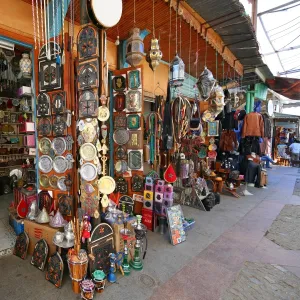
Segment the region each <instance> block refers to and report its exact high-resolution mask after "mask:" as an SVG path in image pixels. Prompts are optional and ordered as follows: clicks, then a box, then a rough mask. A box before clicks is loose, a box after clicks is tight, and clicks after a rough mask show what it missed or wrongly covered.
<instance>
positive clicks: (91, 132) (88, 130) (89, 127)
mask: <svg viewBox="0 0 300 300" xmlns="http://www.w3.org/2000/svg"><path fill="white" fill-rule="evenodd" d="M96 134H97V132H96V129H95V126H94V125H93V124H92V123H85V126H84V129H83V130H82V131H81V135H82V137H83V139H84V141H85V142H86V143H92V142H93V141H94V138H95V136H96Z"/></svg>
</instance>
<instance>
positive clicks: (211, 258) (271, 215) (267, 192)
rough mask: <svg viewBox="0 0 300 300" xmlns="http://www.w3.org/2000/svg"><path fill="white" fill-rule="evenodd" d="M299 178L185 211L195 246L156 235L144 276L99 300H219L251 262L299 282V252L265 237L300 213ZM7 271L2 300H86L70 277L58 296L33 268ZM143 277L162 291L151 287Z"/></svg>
mask: <svg viewBox="0 0 300 300" xmlns="http://www.w3.org/2000/svg"><path fill="white" fill-rule="evenodd" d="M298 176H299V177H300V175H299V174H298V170H297V169H296V168H288V167H286V168H284V167H274V168H273V169H272V170H270V171H269V186H268V189H256V188H249V190H250V192H252V193H253V194H254V196H246V197H241V198H239V199H236V198H233V197H230V196H222V200H221V204H220V205H218V206H216V207H215V208H214V209H213V210H212V211H210V212H203V211H199V210H197V209H193V208H190V207H183V211H184V214H185V216H186V217H192V218H194V219H195V220H196V224H195V227H194V229H193V230H191V231H190V232H189V234H188V237H187V241H186V242H184V243H182V244H180V245H177V246H172V245H171V244H170V243H169V241H168V237H167V235H165V236H161V235H160V234H158V233H152V232H148V239H149V246H148V252H147V256H146V259H145V261H144V270H143V271H141V272H134V271H132V272H131V274H130V276H128V277H119V279H118V283H117V284H113V285H111V286H109V287H107V288H106V290H105V291H104V293H103V294H101V296H98V295H97V296H96V297H95V299H103V300H105V299H110V300H114V299H116V300H119V299H122V300H127V299H128V300H129V299H130V300H131V299H139V300H144V299H154V300H156V299H163V300H167V299H172V300H177V299H178V300H179V299H180V300H185V299H189V300H193V299H197V300H219V299H220V297H222V295H223V294H224V292H225V291H226V290H227V289H228V288H229V286H230V285H231V284H232V282H233V281H234V279H235V278H236V276H237V274H238V273H239V271H240V270H241V268H242V267H243V266H244V264H245V262H246V261H250V262H260V263H270V264H279V265H282V266H284V268H286V269H287V270H289V271H291V272H292V273H294V274H296V275H298V276H299V274H300V255H299V254H300V253H299V251H290V250H285V249H283V248H281V247H280V246H278V245H276V244H274V243H272V242H271V241H269V240H268V239H266V238H265V237H264V235H265V233H266V230H267V229H268V228H269V227H270V226H271V224H272V222H273V220H274V219H275V218H276V216H277V215H278V214H279V213H280V211H281V209H282V208H283V207H284V205H285V204H295V205H300V197H298V196H293V195H292V194H293V189H294V184H295V180H296V178H297V177H298ZM0 269H1V270H2V269H3V270H8V271H7V272H5V273H3V272H0V294H1V296H0V298H1V300H2V299H3V300H6V299H14V300H19V299H26V298H27V299H30V300H32V299H33V300H34V299H43V300H48V299H49V300H50V299H51V300H53V299H63V300H68V299H79V296H77V295H75V294H73V293H72V292H71V282H70V279H69V277H68V275H67V273H66V274H65V276H64V280H63V287H62V289H59V290H58V289H56V288H55V287H53V285H51V284H50V283H49V282H47V281H45V279H44V274H43V273H42V272H41V271H39V270H37V269H36V268H34V267H33V266H31V265H30V264H29V261H28V260H26V261H22V260H21V259H19V258H17V257H15V256H7V257H4V258H2V259H0ZM141 275H143V276H144V277H143V278H145V275H146V276H149V277H148V279H149V280H150V281H152V280H151V279H153V280H154V281H153V282H154V283H153V284H151V285H147V284H145V281H144V280H142V278H141ZM16 277H18V278H19V277H20V278H22V280H21V281H20V282H18V289H16V288H15V286H14V285H12V284H11V282H12V281H14V282H15V279H16ZM33 283H34V284H33ZM247 300H248V299H247ZM272 300H276V299H272Z"/></svg>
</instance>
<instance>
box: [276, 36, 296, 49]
mask: <svg viewBox="0 0 300 300" xmlns="http://www.w3.org/2000/svg"><path fill="white" fill-rule="evenodd" d="M299 37H300V34H299V35H298V36H296V37H295V38H294V39H293V40H292V41H290V42H289V43H288V44H286V45H285V46H284V47H282V48H280V49H279V50H281V49H284V48H285V47H286V46H288V45H290V44H291V43H292V42H294V41H296V40H297V39H298V38H299Z"/></svg>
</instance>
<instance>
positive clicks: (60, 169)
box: [53, 156, 68, 174]
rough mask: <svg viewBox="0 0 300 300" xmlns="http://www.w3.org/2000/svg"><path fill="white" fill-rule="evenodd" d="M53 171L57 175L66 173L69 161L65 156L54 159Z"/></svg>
mask: <svg viewBox="0 0 300 300" xmlns="http://www.w3.org/2000/svg"><path fill="white" fill-rule="evenodd" d="M53 170H54V171H55V172H56V173H59V174H61V173H65V172H66V171H67V170H68V161H67V160H66V159H65V157H64V156H56V157H55V158H54V159H53Z"/></svg>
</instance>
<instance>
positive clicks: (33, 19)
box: [32, 0, 36, 49]
mask: <svg viewBox="0 0 300 300" xmlns="http://www.w3.org/2000/svg"><path fill="white" fill-rule="evenodd" d="M32 22H33V38H34V49H36V29H35V13H34V0H32Z"/></svg>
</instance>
